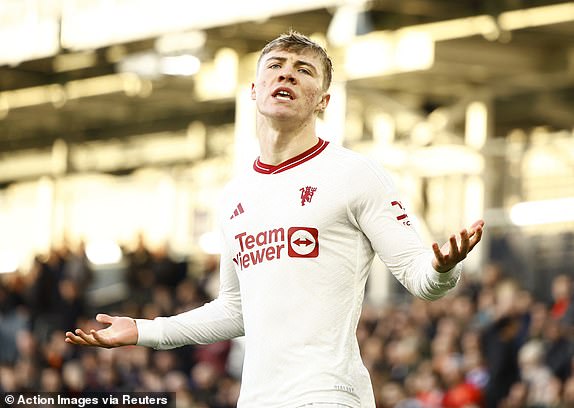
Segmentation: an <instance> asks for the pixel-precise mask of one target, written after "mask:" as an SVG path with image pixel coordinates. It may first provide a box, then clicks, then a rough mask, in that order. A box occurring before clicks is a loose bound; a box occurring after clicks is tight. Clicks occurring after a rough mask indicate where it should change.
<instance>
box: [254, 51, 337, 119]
mask: <svg viewBox="0 0 574 408" xmlns="http://www.w3.org/2000/svg"><path fill="white" fill-rule="evenodd" d="M323 75H324V73H323V72H322V65H321V61H320V59H319V57H318V56H316V55H315V54H314V53H312V52H303V53H293V52H289V51H283V50H272V51H270V52H269V53H268V54H266V55H264V56H263V58H262V59H261V61H260V64H259V67H258V70H257V78H256V80H255V83H253V84H252V86H251V98H252V99H253V100H255V101H256V104H257V110H258V111H259V113H261V114H262V115H264V116H267V117H271V118H274V119H278V120H297V119H299V120H301V121H304V120H308V119H309V118H312V117H314V116H315V115H316V114H317V113H318V112H321V111H323V110H324V109H325V108H326V107H327V104H328V103H329V94H327V92H326V91H324V90H323V86H322V85H323Z"/></svg>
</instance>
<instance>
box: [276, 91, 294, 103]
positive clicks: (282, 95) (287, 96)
mask: <svg viewBox="0 0 574 408" xmlns="http://www.w3.org/2000/svg"><path fill="white" fill-rule="evenodd" d="M273 97H274V98H275V99H280V100H284V101H290V100H293V95H291V93H290V92H289V91H287V90H285V89H280V90H278V91H275V93H274V94H273Z"/></svg>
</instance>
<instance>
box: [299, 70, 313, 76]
mask: <svg viewBox="0 0 574 408" xmlns="http://www.w3.org/2000/svg"><path fill="white" fill-rule="evenodd" d="M299 72H302V73H304V74H307V75H311V71H309V70H308V69H305V68H299Z"/></svg>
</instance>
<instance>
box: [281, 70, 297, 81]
mask: <svg viewBox="0 0 574 408" xmlns="http://www.w3.org/2000/svg"><path fill="white" fill-rule="evenodd" d="M279 81H281V82H283V81H287V82H290V83H292V84H294V83H295V82H296V81H297V79H296V78H295V77H294V76H293V73H292V72H291V71H290V70H284V71H282V72H281V74H280V75H279Z"/></svg>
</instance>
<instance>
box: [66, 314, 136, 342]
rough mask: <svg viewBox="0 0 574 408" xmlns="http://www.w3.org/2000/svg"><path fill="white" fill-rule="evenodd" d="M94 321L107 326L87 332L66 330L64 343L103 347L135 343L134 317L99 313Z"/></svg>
mask: <svg viewBox="0 0 574 408" xmlns="http://www.w3.org/2000/svg"><path fill="white" fill-rule="evenodd" d="M96 321H98V322H100V323H103V324H105V325H107V326H106V327H104V328H102V329H99V330H96V329H91V330H90V331H89V332H88V333H86V332H85V331H83V330H82V329H76V330H74V332H73V333H72V332H66V339H65V341H66V343H70V344H78V345H82V346H96V347H105V348H112V347H119V346H128V345H134V344H136V343H137V341H138V329H137V326H136V322H135V321H134V319H132V318H130V317H124V316H109V315H107V314H102V313H100V314H98V315H97V316H96Z"/></svg>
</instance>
